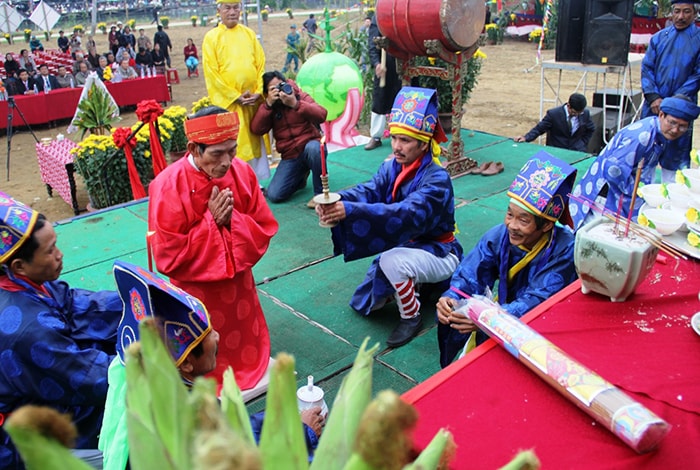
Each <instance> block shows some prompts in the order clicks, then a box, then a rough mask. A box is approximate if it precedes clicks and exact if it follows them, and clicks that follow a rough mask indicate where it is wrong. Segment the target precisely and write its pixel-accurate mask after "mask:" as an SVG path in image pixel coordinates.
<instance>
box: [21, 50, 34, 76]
mask: <svg viewBox="0 0 700 470" xmlns="http://www.w3.org/2000/svg"><path fill="white" fill-rule="evenodd" d="M19 66H20V68H22V69H24V70H26V71H27V72H28V73H29V75H36V73H37V71H38V69H39V68H38V67H37V66H36V62H34V57H32V56H31V55H30V54H29V51H28V50H27V49H22V50H21V51H20V52H19Z"/></svg>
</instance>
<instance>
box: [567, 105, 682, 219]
mask: <svg viewBox="0 0 700 470" xmlns="http://www.w3.org/2000/svg"><path fill="white" fill-rule="evenodd" d="M668 142H669V141H668V140H667V139H666V138H665V137H664V136H663V134H662V133H661V127H660V122H659V118H658V117H656V116H652V117H649V118H646V119H642V120H641V121H637V122H633V123H632V124H630V125H629V126H627V127H625V128H623V129H622V130H621V131H620V132H618V133H617V134H615V137H613V139H612V140H611V141H610V143H608V145H607V146H606V147H605V148H604V149H603V151H602V152H601V153H600V155H598V157H597V158H596V159H595V161H594V162H593V164H592V165H591V166H590V168H589V169H588V171H586V174H585V175H583V178H581V181H579V183H578V185H576V187H575V188H574V191H573V195H574V196H576V197H583V198H585V199H588V200H589V201H595V199H596V198H597V197H598V195H599V194H601V191H602V190H603V188H605V187H606V185H607V191H608V194H607V198H606V200H605V209H606V210H609V211H610V212H611V213H613V214H616V213H617V209H618V206H619V202H620V198H622V210H621V214H622V216H624V217H627V216H628V215H629V213H630V210H629V209H630V204H631V203H632V192H633V190H634V180H635V175H636V173H637V165H638V164H639V162H640V161H641V160H642V158H643V159H644V166H643V168H642V175H641V179H640V181H641V182H642V183H644V184H650V183H652V182H653V180H654V175H655V171H656V165H657V164H658V163H659V159H660V158H661V157H662V155H663V154H664V153H665V151H666V149H667V147H668ZM643 203H644V201H643V200H641V199H640V198H637V200H636V201H635V207H634V209H633V211H632V215H633V216H636V215H637V212H638V211H639V208H640V207H641V206H642V204H643ZM569 212H571V218H572V219H573V221H574V229H575V230H578V229H579V228H580V227H581V225H583V223H584V222H585V221H586V216H587V215H588V213H589V212H590V207H588V206H587V205H586V204H584V203H582V202H579V201H576V200H574V199H573V198H572V199H571V201H569Z"/></svg>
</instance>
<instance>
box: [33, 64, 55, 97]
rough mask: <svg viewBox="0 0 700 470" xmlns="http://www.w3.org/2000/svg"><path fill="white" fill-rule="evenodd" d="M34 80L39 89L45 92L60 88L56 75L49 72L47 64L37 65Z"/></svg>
mask: <svg viewBox="0 0 700 470" xmlns="http://www.w3.org/2000/svg"><path fill="white" fill-rule="evenodd" d="M34 81H35V82H36V86H37V88H38V89H39V91H44V92H46V93H48V92H50V91H51V90H56V89H58V88H61V84H60V83H58V80H57V79H56V77H55V76H54V75H50V74H49V66H48V65H46V64H41V65H40V66H39V75H37V76H36V77H34Z"/></svg>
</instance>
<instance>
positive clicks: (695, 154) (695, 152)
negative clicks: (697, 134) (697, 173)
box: [690, 149, 700, 166]
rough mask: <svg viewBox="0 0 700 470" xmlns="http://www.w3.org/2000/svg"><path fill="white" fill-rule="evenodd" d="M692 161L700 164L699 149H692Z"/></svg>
mask: <svg viewBox="0 0 700 470" xmlns="http://www.w3.org/2000/svg"><path fill="white" fill-rule="evenodd" d="M690 162H691V163H692V164H694V165H695V166H700V159H699V158H698V149H693V150H691V151H690Z"/></svg>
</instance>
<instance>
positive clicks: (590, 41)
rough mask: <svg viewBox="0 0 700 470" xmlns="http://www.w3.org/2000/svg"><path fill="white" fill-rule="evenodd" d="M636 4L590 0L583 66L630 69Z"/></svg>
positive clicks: (587, 5)
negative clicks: (633, 11)
mask: <svg viewBox="0 0 700 470" xmlns="http://www.w3.org/2000/svg"><path fill="white" fill-rule="evenodd" d="M633 7H634V0H588V1H587V2H586V22H585V26H584V31H583V55H582V58H581V62H583V63H584V64H596V65H627V54H628V52H629V47H630V33H631V32H632V10H633Z"/></svg>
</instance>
